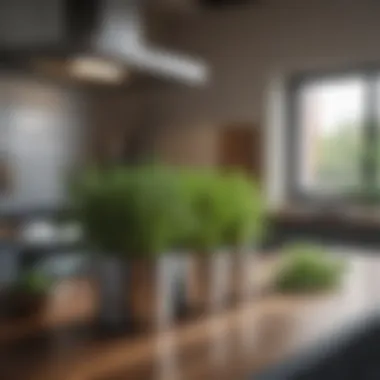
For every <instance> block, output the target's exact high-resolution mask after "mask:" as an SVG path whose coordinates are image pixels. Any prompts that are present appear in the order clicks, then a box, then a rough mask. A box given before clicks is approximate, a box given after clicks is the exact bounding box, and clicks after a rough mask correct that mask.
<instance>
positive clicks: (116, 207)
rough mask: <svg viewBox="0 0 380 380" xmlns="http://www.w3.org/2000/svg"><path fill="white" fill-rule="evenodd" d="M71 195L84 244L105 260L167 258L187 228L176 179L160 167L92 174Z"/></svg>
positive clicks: (169, 170)
mask: <svg viewBox="0 0 380 380" xmlns="http://www.w3.org/2000/svg"><path fill="white" fill-rule="evenodd" d="M76 189H77V190H76V192H75V194H76V196H77V201H76V204H77V206H78V209H79V216H80V220H81V222H82V225H83V227H84V231H85V234H86V237H87V240H88V241H89V242H90V243H91V244H92V245H93V246H94V247H95V248H97V249H98V250H100V251H101V252H103V253H105V254H113V255H120V256H124V257H151V256H155V255H157V254H161V253H164V252H167V250H168V249H171V248H173V247H174V246H175V245H176V244H177V243H178V240H179V239H178V235H179V234H183V231H182V229H185V227H186V226H187V223H188V217H189V215H188V213H189V212H188V207H187V206H186V202H185V200H184V198H183V195H182V193H181V189H180V186H179V182H178V179H177V178H176V173H175V171H174V170H171V169H169V168H166V167H164V166H160V165H156V164H154V165H153V164H152V165H140V166H136V167H123V168H112V169H108V170H106V171H104V170H103V171H94V170H92V171H90V172H89V173H87V175H85V176H84V177H83V179H82V183H81V184H80V185H79V186H77V187H76ZM186 228H187V227H186Z"/></svg>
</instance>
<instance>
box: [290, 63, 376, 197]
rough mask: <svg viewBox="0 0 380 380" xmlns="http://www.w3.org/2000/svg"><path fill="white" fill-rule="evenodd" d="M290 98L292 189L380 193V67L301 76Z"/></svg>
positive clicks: (303, 193)
mask: <svg viewBox="0 0 380 380" xmlns="http://www.w3.org/2000/svg"><path fill="white" fill-rule="evenodd" d="M290 99H291V113H290V115H291V118H290V126H289V127H290V128H289V132H290V133H289V135H288V136H289V146H288V150H289V164H290V165H289V178H290V186H291V188H290V190H291V195H296V196H298V197H306V198H307V197H309V198H314V199H315V198H323V199H325V198H331V197H334V198H339V197H340V198H350V197H357V196H359V197H364V198H366V197H369V195H370V194H372V195H373V194H375V193H378V194H379V195H380V70H379V71H378V72H377V71H376V70H370V71H364V70H363V71H355V72H352V73H344V74H341V75H339V74H338V75H330V74H329V75H325V76H319V77H312V78H311V77H304V78H303V79H301V80H297V82H294V83H293V86H292V91H291V96H290ZM379 198H380V197H379Z"/></svg>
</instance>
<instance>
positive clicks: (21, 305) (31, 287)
mask: <svg viewBox="0 0 380 380" xmlns="http://www.w3.org/2000/svg"><path fill="white" fill-rule="evenodd" d="M51 284H52V282H51V279H50V278H49V277H47V276H46V275H45V274H43V273H41V272H40V271H37V270H35V269H30V270H26V271H25V272H24V273H23V274H22V275H21V276H20V277H19V278H18V279H17V280H16V281H15V282H14V283H13V284H12V285H10V287H9V288H8V289H6V290H5V293H4V298H3V301H4V310H5V316H6V317H11V318H22V317H33V316H36V315H39V314H40V313H41V312H43V310H44V308H45V306H46V303H47V298H48V292H49V290H50V288H51Z"/></svg>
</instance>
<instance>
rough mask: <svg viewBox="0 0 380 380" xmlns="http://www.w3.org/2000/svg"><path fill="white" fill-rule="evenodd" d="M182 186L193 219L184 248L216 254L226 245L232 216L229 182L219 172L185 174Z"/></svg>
mask: <svg viewBox="0 0 380 380" xmlns="http://www.w3.org/2000/svg"><path fill="white" fill-rule="evenodd" d="M180 182H181V187H182V189H183V192H184V199H185V200H186V202H187V203H188V205H189V207H190V210H191V216H192V217H191V220H192V223H191V224H189V227H190V228H187V233H186V234H185V235H184V236H183V237H184V240H183V244H184V245H185V246H187V247H189V248H191V249H195V250H196V251H197V252H199V253H200V252H203V253H212V252H213V251H215V250H216V249H218V248H220V247H221V246H222V245H223V232H224V228H225V225H226V223H227V221H228V219H229V217H230V212H231V211H230V210H231V208H230V206H229V204H228V188H227V186H226V181H225V179H224V178H223V176H222V175H221V174H220V173H218V172H216V171H209V170H184V171H182V174H181V179H180Z"/></svg>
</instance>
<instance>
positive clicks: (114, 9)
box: [0, 0, 208, 85]
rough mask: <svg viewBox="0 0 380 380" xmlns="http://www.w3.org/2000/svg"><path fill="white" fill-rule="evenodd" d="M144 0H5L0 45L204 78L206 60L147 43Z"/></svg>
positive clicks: (197, 80)
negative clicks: (89, 57)
mask: <svg viewBox="0 0 380 380" xmlns="http://www.w3.org/2000/svg"><path fill="white" fill-rule="evenodd" d="M146 5H149V4H147V3H146V0H145V1H144V0H34V1H31V0H1V1H0V50H1V51H2V52H4V51H6V52H8V53H9V52H11V53H16V54H19V53H20V52H29V53H31V54H35V52H39V54H40V55H41V54H44V56H49V54H50V53H51V54H55V55H57V53H58V54H61V55H63V56H66V57H72V58H75V57H81V56H91V57H99V58H102V59H107V60H110V61H114V62H117V63H121V64H123V65H125V67H127V68H128V69H130V70H132V71H137V72H139V73H143V74H145V73H146V74H148V75H153V76H155V77H159V78H167V79H173V80H176V81H177V82H178V81H180V82H183V83H186V84H191V85H199V84H202V83H204V82H205V81H206V80H207V78H208V67H207V66H206V65H205V63H204V62H202V61H201V60H198V59H195V58H193V57H189V56H186V55H183V54H179V53H175V52H174V51H169V50H167V49H164V48H161V47H159V46H155V45H154V44H151V43H149V42H148V40H147V39H146V36H145V25H146V20H145V17H144V10H145V6H146ZM20 25H23V27H22V28H20Z"/></svg>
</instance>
